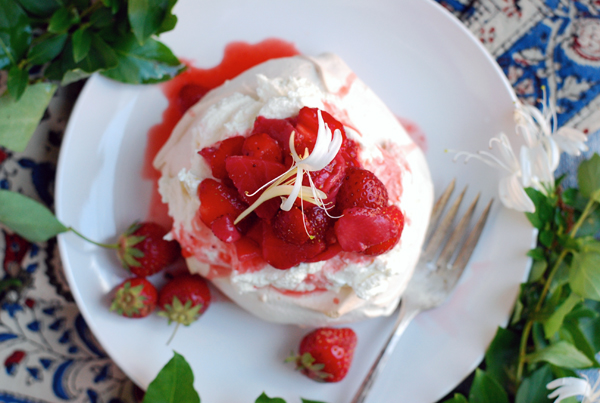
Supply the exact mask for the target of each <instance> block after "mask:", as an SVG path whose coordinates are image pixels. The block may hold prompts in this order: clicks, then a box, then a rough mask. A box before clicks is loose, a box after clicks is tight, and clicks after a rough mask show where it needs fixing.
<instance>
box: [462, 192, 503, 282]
mask: <svg viewBox="0 0 600 403" xmlns="http://www.w3.org/2000/svg"><path fill="white" fill-rule="evenodd" d="M493 202H494V199H492V200H490V202H489V203H488V205H487V206H486V208H485V210H484V211H483V213H482V214H481V217H480V218H479V221H477V223H476V224H475V226H474V227H473V230H472V231H471V233H470V234H469V237H468V238H467V240H466V241H465V244H464V245H463V247H462V248H461V250H460V252H458V256H457V257H456V260H455V261H454V263H453V264H452V269H455V270H458V271H462V270H464V268H465V267H466V266H467V263H468V262H469V259H470V258H471V255H472V254H473V251H474V250H475V247H476V246H477V242H478V241H479V237H480V236H481V232H482V231H483V227H484V226H485V222H486V221H487V218H488V215H489V213H490V209H491V207H492V203H493Z"/></svg>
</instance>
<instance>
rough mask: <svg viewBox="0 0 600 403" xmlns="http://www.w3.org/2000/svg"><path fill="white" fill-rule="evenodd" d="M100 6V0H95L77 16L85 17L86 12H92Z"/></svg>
mask: <svg viewBox="0 0 600 403" xmlns="http://www.w3.org/2000/svg"><path fill="white" fill-rule="evenodd" d="M102 6H103V4H102V1H96V2H95V3H94V4H92V5H91V6H89V7H88V8H87V9H85V10H83V12H82V13H81V14H80V15H79V18H80V19H83V17H85V16H86V15H88V14H91V13H93V12H94V11H96V10H97V9H99V8H100V7H102Z"/></svg>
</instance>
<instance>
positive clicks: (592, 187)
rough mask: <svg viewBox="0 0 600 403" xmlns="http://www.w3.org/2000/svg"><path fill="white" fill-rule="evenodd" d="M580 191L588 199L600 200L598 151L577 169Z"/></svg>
mask: <svg viewBox="0 0 600 403" xmlns="http://www.w3.org/2000/svg"><path fill="white" fill-rule="evenodd" d="M577 182H578V184H579V192H580V193H581V194H582V195H583V196H584V197H586V198H588V199H594V200H595V201H597V202H600V156H599V155H598V154H596V153H594V155H593V156H592V158H590V159H589V160H587V161H582V162H581V164H580V165H579V169H578V170H577Z"/></svg>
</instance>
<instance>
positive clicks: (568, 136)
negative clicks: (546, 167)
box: [552, 127, 588, 156]
mask: <svg viewBox="0 0 600 403" xmlns="http://www.w3.org/2000/svg"><path fill="white" fill-rule="evenodd" d="M552 138H553V139H554V141H555V142H556V144H557V145H558V147H559V148H560V149H561V150H563V151H564V152H566V153H567V154H569V155H573V156H579V155H581V153H582V152H583V151H587V150H588V146H587V145H586V144H585V142H586V141H587V136H586V135H585V134H584V133H583V132H582V131H581V130H577V129H573V128H572V127H561V128H560V129H558V131H557V132H556V133H554V135H553V136H552Z"/></svg>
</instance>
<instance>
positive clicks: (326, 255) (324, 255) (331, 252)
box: [305, 243, 342, 263]
mask: <svg viewBox="0 0 600 403" xmlns="http://www.w3.org/2000/svg"><path fill="white" fill-rule="evenodd" d="M341 251H342V247H341V246H340V244H339V243H334V244H333V245H330V246H329V247H327V249H325V250H324V251H323V252H321V253H319V254H318V255H316V256H314V257H311V258H310V259H306V260H305V262H306V263H314V262H322V261H324V260H329V259H331V258H333V257H335V256H336V255H337V254H338V253H340V252H341Z"/></svg>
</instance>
